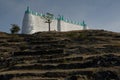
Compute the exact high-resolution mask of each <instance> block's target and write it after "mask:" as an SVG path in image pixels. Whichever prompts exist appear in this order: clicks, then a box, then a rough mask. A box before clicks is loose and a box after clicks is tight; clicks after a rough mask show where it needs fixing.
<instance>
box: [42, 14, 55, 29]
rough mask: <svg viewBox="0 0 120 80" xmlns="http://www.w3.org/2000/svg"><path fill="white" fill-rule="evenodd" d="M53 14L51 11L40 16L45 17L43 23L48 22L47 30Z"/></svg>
mask: <svg viewBox="0 0 120 80" xmlns="http://www.w3.org/2000/svg"><path fill="white" fill-rule="evenodd" d="M53 16H54V15H53V14H51V13H46V14H45V15H43V16H42V18H43V19H45V23H48V28H49V31H50V24H51V22H52V20H53Z"/></svg>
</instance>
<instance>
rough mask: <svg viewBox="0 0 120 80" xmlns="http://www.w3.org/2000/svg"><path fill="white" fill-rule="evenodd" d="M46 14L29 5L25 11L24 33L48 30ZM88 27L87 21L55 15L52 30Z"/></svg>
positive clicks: (62, 30)
mask: <svg viewBox="0 0 120 80" xmlns="http://www.w3.org/2000/svg"><path fill="white" fill-rule="evenodd" d="M43 15H44V14H39V13H37V12H34V11H32V10H30V8H29V7H27V10H26V11H25V14H24V18H23V23H22V34H33V33H36V32H40V31H48V24H46V23H45V20H44V19H43V18H42V16H43ZM84 29H87V26H86V24H85V22H84V21H83V22H82V23H80V22H75V21H71V20H68V19H65V18H64V17H63V16H59V17H57V18H56V17H54V19H53V20H52V23H51V31H59V32H64V31H72V30H84Z"/></svg>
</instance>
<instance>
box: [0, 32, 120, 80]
mask: <svg viewBox="0 0 120 80" xmlns="http://www.w3.org/2000/svg"><path fill="white" fill-rule="evenodd" d="M0 80H120V33H114V32H109V31H104V30H84V31H71V32H39V33H35V34H33V35H23V34H19V35H16V34H13V35H11V34H7V33H3V32H0Z"/></svg>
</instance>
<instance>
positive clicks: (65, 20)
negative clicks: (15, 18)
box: [25, 7, 86, 27]
mask: <svg viewBox="0 0 120 80" xmlns="http://www.w3.org/2000/svg"><path fill="white" fill-rule="evenodd" d="M25 14H32V15H35V16H40V17H42V16H43V15H44V14H40V13H37V12H34V11H32V10H30V8H29V7H27V10H26V11H25ZM53 19H54V20H61V21H64V22H67V23H71V24H75V25H80V26H83V27H84V26H86V24H85V22H84V21H83V22H82V23H80V22H76V21H72V20H69V19H65V18H64V16H61V15H60V16H59V18H56V17H54V18H53Z"/></svg>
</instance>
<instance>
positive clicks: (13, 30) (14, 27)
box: [10, 24, 20, 34]
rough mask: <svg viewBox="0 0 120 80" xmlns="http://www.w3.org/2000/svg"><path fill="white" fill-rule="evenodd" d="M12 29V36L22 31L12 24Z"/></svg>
mask: <svg viewBox="0 0 120 80" xmlns="http://www.w3.org/2000/svg"><path fill="white" fill-rule="evenodd" d="M11 26H12V28H11V29H10V31H11V33H12V34H15V33H18V32H19V31H20V27H19V26H18V25H17V24H11Z"/></svg>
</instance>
